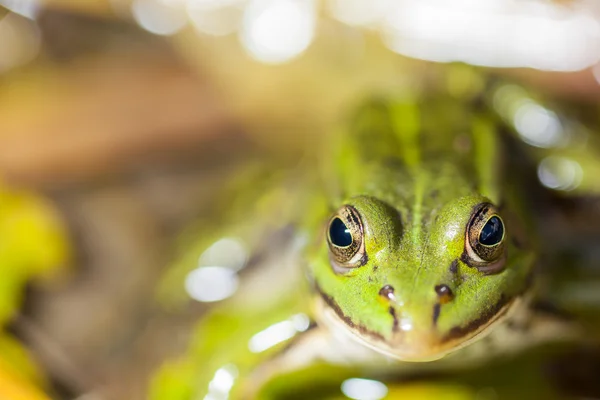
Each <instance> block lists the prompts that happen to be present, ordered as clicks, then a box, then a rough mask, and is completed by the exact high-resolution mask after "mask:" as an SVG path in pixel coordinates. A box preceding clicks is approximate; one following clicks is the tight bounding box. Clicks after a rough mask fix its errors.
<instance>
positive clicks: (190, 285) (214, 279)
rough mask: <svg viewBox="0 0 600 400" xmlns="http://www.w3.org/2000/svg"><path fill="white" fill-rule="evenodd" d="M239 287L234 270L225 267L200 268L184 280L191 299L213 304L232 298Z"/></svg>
mask: <svg viewBox="0 0 600 400" xmlns="http://www.w3.org/2000/svg"><path fill="white" fill-rule="evenodd" d="M238 286H239V278H238V276H237V273H236V271H235V270H232V269H230V268H227V267H200V268H196V269H195V270H193V271H191V272H190V273H189V274H188V275H187V276H186V278H185V289H186V291H187V293H188V294H189V295H190V297H191V298H193V299H194V300H197V301H201V302H214V301H220V300H224V299H226V298H228V297H230V296H232V295H233V294H234V293H235V292H236V290H237V288H238Z"/></svg>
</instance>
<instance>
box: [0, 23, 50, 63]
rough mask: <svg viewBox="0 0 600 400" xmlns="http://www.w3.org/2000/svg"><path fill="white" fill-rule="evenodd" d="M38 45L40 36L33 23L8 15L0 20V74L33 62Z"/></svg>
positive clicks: (38, 48)
mask: <svg viewBox="0 0 600 400" xmlns="http://www.w3.org/2000/svg"><path fill="white" fill-rule="evenodd" d="M40 44H41V35H40V32H39V29H38V27H37V25H36V24H35V22H33V21H31V20H29V19H27V18H25V17H22V16H21V15H18V14H15V13H8V14H7V15H6V16H5V17H4V18H2V19H1V20H0V73H2V72H6V71H7V70H9V69H12V68H15V67H18V66H20V65H23V64H26V63H27V62H29V61H31V60H33V59H34V58H35V57H36V56H37V55H38V53H39V50H40Z"/></svg>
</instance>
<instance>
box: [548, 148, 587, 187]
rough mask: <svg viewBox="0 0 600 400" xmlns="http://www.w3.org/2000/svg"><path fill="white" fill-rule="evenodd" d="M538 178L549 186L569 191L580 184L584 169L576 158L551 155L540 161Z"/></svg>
mask: <svg viewBox="0 0 600 400" xmlns="http://www.w3.org/2000/svg"><path fill="white" fill-rule="evenodd" d="M538 178H539V180H540V182H541V183H542V184H543V185H544V186H546V187H547V188H550V189H555V190H564V191H568V190H573V189H575V188H577V187H578V186H579V184H580V183H581V180H582V178H583V169H582V168H581V165H579V163H578V162H577V161H575V160H571V159H569V158H566V157H559V156H549V157H546V158H544V159H543V160H542V161H541V162H540V164H539V166H538Z"/></svg>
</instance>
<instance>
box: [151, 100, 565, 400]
mask: <svg viewBox="0 0 600 400" xmlns="http://www.w3.org/2000/svg"><path fill="white" fill-rule="evenodd" d="M475 100H476V99H475V96H472V97H471V98H469V99H456V98H453V97H452V96H449V95H447V94H439V93H437V94H435V95H422V94H419V93H414V94H413V95H410V96H408V95H406V94H404V95H403V96H401V97H390V96H384V97H381V98H378V99H375V100H373V101H371V102H368V104H367V105H365V106H362V107H361V108H360V110H359V111H358V112H356V113H355V114H354V116H353V118H351V119H350V122H349V123H348V124H347V127H346V128H345V129H342V130H341V131H340V134H339V135H335V136H334V137H333V139H332V141H331V147H328V148H327V149H326V150H325V151H324V152H323V153H324V154H325V156H324V157H323V158H322V159H321V162H320V164H319V165H317V166H316V168H315V167H312V168H309V169H308V170H309V172H308V173H304V172H303V173H301V174H292V175H293V178H291V181H290V179H289V177H283V178H281V179H279V178H278V179H276V180H275V181H274V186H275V187H276V188H278V190H276V192H277V193H278V195H277V196H281V197H277V196H274V197H273V196H271V194H269V193H270V192H269V193H266V192H265V193H260V194H259V195H258V197H259V199H258V200H257V198H256V197H255V198H253V199H247V200H244V201H243V202H242V203H245V204H262V203H264V199H265V198H271V200H270V201H272V203H269V201H268V200H267V201H266V203H267V206H265V205H264V204H262V206H261V210H262V211H261V212H262V213H264V214H266V215H275V214H276V215H278V216H280V217H281V218H282V220H286V219H287V223H289V222H290V221H291V224H292V226H293V227H294V232H295V235H291V236H290V237H289V238H288V239H286V240H284V241H283V242H280V243H279V244H278V247H279V248H278V249H277V251H275V253H274V254H275V255H272V256H271V257H270V258H269V260H270V261H269V260H267V262H266V264H267V267H265V268H263V269H261V270H252V271H248V272H244V271H242V272H240V275H242V277H243V278H244V280H247V281H248V282H249V283H247V284H245V286H242V287H241V288H240V290H239V291H238V293H237V294H236V295H235V296H234V297H233V298H232V299H230V300H227V301H225V302H223V303H222V304H220V305H218V306H217V307H215V308H214V309H213V310H211V311H210V312H209V314H208V315H207V316H206V317H205V318H204V320H203V321H202V322H201V323H200V325H199V327H198V331H197V332H196V334H195V335H194V337H196V338H197V339H196V341H195V342H194V343H193V345H192V350H191V353H192V354H193V355H192V356H191V357H189V358H187V359H183V360H180V361H178V362H175V363H171V364H168V365H167V366H165V367H164V368H163V369H162V370H161V371H160V373H159V374H158V375H157V376H156V378H155V382H154V388H155V390H154V391H153V397H152V398H155V399H161V398H164V395H162V394H161V393H169V396H171V397H170V398H172V393H174V390H173V387H174V386H178V387H179V388H180V391H179V392H180V393H182V394H181V396H180V397H179V398H181V399H188V398H195V397H198V396H200V397H199V398H202V396H203V393H204V394H205V395H206V396H207V397H204V398H208V399H210V398H228V397H229V396H231V398H269V396H267V395H264V390H263V388H264V386H265V385H266V384H267V383H268V382H269V381H272V380H273V379H275V380H277V377H278V376H281V375H284V374H286V373H293V372H294V371H300V370H303V369H305V368H313V367H315V366H316V367H315V368H319V367H318V366H319V365H326V366H334V365H337V366H338V367H340V368H343V371H344V372H343V373H342V374H341V375H343V376H346V375H348V376H350V375H352V374H361V375H365V374H366V375H368V374H369V372H368V371H371V373H377V374H380V375H381V374H383V376H388V377H389V376H400V375H402V374H406V373H407V372H408V373H410V371H420V370H430V369H438V368H439V369H447V368H455V367H457V366H462V367H465V364H466V367H471V368H472V367H473V366H474V365H476V364H477V363H480V362H485V360H487V359H489V358H491V357H494V356H497V355H498V354H501V353H507V352H508V353H510V352H518V351H521V350H523V349H526V348H531V347H534V346H537V345H540V344H542V343H545V342H548V341H561V340H565V339H568V338H573V337H575V336H576V335H577V329H576V327H575V325H574V324H573V323H572V322H570V321H566V320H564V319H563V318H559V317H556V316H555V315H549V314H544V313H541V314H540V313H539V312H537V311H536V310H535V307H532V306H531V305H532V304H533V303H532V299H533V298H534V297H535V289H536V261H537V256H536V254H537V243H536V240H535V230H534V228H533V227H532V223H531V218H530V215H529V214H530V213H531V209H530V208H528V207H529V206H530V205H529V204H528V200H527V199H526V198H523V196H522V192H521V191H520V189H519V184H520V179H521V178H520V177H518V176H514V175H513V176H507V174H506V171H509V170H510V169H509V168H508V167H507V166H506V164H505V163H506V160H507V158H506V157H505V153H504V151H505V149H504V148H503V145H502V143H503V141H502V137H501V134H500V132H501V131H502V130H503V129H499V128H498V126H499V124H501V123H502V122H501V120H500V119H499V118H498V117H496V116H494V115H493V113H491V112H490V111H489V110H488V109H487V108H485V107H482V106H481V104H476V101H475ZM433 116H435V118H433ZM303 167H305V166H303ZM304 169H306V168H304ZM307 185H309V187H310V188H311V189H310V190H308V189H306V186H307ZM282 187H283V188H285V190H284V191H282V190H281V188H282ZM235 197H237V196H235ZM242 198H243V197H242ZM249 208H251V207H249V206H248V207H242V208H241V210H240V212H239V213H236V212H232V213H231V215H232V216H233V217H232V219H233V220H238V221H239V220H242V219H244V221H245V223H247V222H248V220H246V219H245V218H246V217H245V216H247V215H248V214H251V213H250V212H249ZM240 216H244V217H240ZM269 221H270V222H269V224H268V227H269V228H268V229H264V230H260V229H255V228H252V229H249V230H246V234H248V233H249V234H250V236H251V237H252V240H251V242H252V243H254V245H253V247H255V248H254V249H253V250H254V252H257V249H256V247H258V248H259V250H260V248H262V247H261V246H265V245H266V242H269V241H272V238H273V237H274V236H273V235H275V236H281V235H282V234H283V233H282V232H284V231H285V227H287V226H289V224H287V223H286V224H281V225H278V224H277V222H274V220H273V219H269ZM245 226H246V228H247V227H248V225H247V224H246V225H245ZM206 230H207V231H211V229H208V228H207V229H206ZM244 231H245V230H244V229H241V230H239V232H244ZM212 233H213V236H214V238H213V239H211V240H213V241H214V240H215V239H218V238H219V237H222V236H227V235H230V233H228V232H225V231H224V230H222V229H215V230H214V231H212ZM268 235H270V236H268ZM269 238H270V239H269ZM211 240H209V241H208V243H210V241H211ZM258 252H259V253H260V251H258ZM196 257H197V255H196ZM267 258H268V257H267ZM263 261H264V260H263ZM248 288H250V289H248ZM523 327H526V328H523ZM278 329H280V330H281V331H280V332H279V333H278ZM285 329H287V331H286V330H285ZM284 331H285V332H284ZM282 332H284V333H282ZM269 335H271V336H273V337H277V335H283V336H280V337H281V338H283V339H281V340H279V339H271V341H270V342H269V340H267V339H268V337H269ZM260 338H263V339H265V338H267V339H265V342H264V343H263V344H262V345H260ZM484 338H485V339H484ZM481 339H484V340H481ZM490 343H491V344H490ZM411 361H421V362H422V363H413V362H411ZM327 368H330V367H326V370H327V371H329V369H327ZM331 368H333V367H331ZM335 368H337V367H335ZM333 371H336V370H335V369H334V370H333ZM219 374H221V375H223V374H225V375H226V376H228V377H229V378H228V379H229V382H230V384H229V386H227V387H226V388H225V389H226V390H225V389H223V388H220V389H219V388H217V389H218V390H217V389H215V387H216V386H215V385H217V384H216V383H215V382H216V381H215V380H216V379H217V377H218V376H220V375H219ZM334 375H335V374H334ZM182 376H185V377H187V379H184V378H182ZM332 379H334V378H332ZM190 382H193V384H190ZM306 384H307V385H310V382H307V383H306ZM211 385H212V386H211ZM211 388H212V389H211ZM219 393H221V394H220V395H221V396H222V397H219ZM223 393H225V394H224V395H223ZM261 393H263V394H262V395H261ZM211 396H212V397H211ZM223 396H225V397H223Z"/></svg>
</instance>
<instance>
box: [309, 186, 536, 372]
mask: <svg viewBox="0 0 600 400" xmlns="http://www.w3.org/2000/svg"><path fill="white" fill-rule="evenodd" d="M436 191H437V189H436V188H433V189H432V190H431V191H427V192H426V193H425V194H424V195H425V196H429V197H432V198H433V197H436V196H437V197H444V196H439V194H436ZM404 193H406V190H405V191H404ZM417 197H420V198H422V197H423V196H417ZM403 198H404V199H410V201H405V200H390V199H389V198H388V199H382V198H379V197H377V196H373V195H359V196H355V197H350V198H347V199H346V200H343V201H342V202H341V204H339V208H338V209H337V210H336V211H334V212H332V215H331V216H330V218H329V220H328V221H327V222H326V223H325V224H324V225H325V226H324V234H323V235H322V236H323V237H322V238H321V240H320V244H319V245H318V250H316V252H315V257H314V259H313V260H312V261H311V263H310V269H311V275H312V277H313V280H314V286H315V289H316V292H317V293H318V294H319V296H318V298H319V299H320V300H319V302H318V303H319V304H320V306H321V307H320V309H321V312H320V315H321V317H322V318H323V319H324V323H327V324H333V325H334V328H335V329H338V328H341V329H344V330H347V331H348V332H350V333H351V334H352V335H353V336H354V337H355V338H356V339H358V340H359V341H361V342H362V343H363V344H365V345H367V346H368V347H371V348H373V349H375V350H377V351H378V352H380V353H383V354H386V355H388V356H391V357H394V358H397V359H401V360H406V361H429V360H434V359H438V358H441V357H443V356H444V355H446V354H447V353H449V352H451V351H453V350H456V349H458V348H461V347H463V346H465V345H467V344H469V343H471V342H473V341H474V340H476V339H478V338H481V337H483V336H484V335H485V334H486V333H489V332H490V331H491V330H492V329H493V327H494V326H495V325H496V323H498V322H499V321H501V320H502V319H503V317H504V316H506V315H507V314H508V313H509V311H510V310H511V308H512V307H513V306H514V305H515V304H517V303H518V302H519V299H520V296H521V295H522V294H523V292H524V291H525V289H526V287H527V285H528V278H529V276H530V272H531V266H532V264H533V257H532V253H531V252H528V251H526V250H525V249H523V245H522V244H520V243H519V242H518V240H516V233H515V232H513V231H511V229H513V228H515V229H514V230H516V229H517V224H515V223H513V219H512V218H510V217H509V216H508V215H504V214H508V213H503V210H502V209H500V208H499V207H498V206H497V205H494V204H492V202H491V201H490V200H489V199H487V198H485V197H483V196H481V195H480V194H478V193H476V192H472V193H466V194H465V193H461V194H460V195H457V196H450V198H440V199H437V200H435V201H434V202H433V203H430V204H428V205H427V206H424V204H427V203H423V202H422V201H420V202H419V201H415V196H414V195H412V196H404V197H403Z"/></svg>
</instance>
